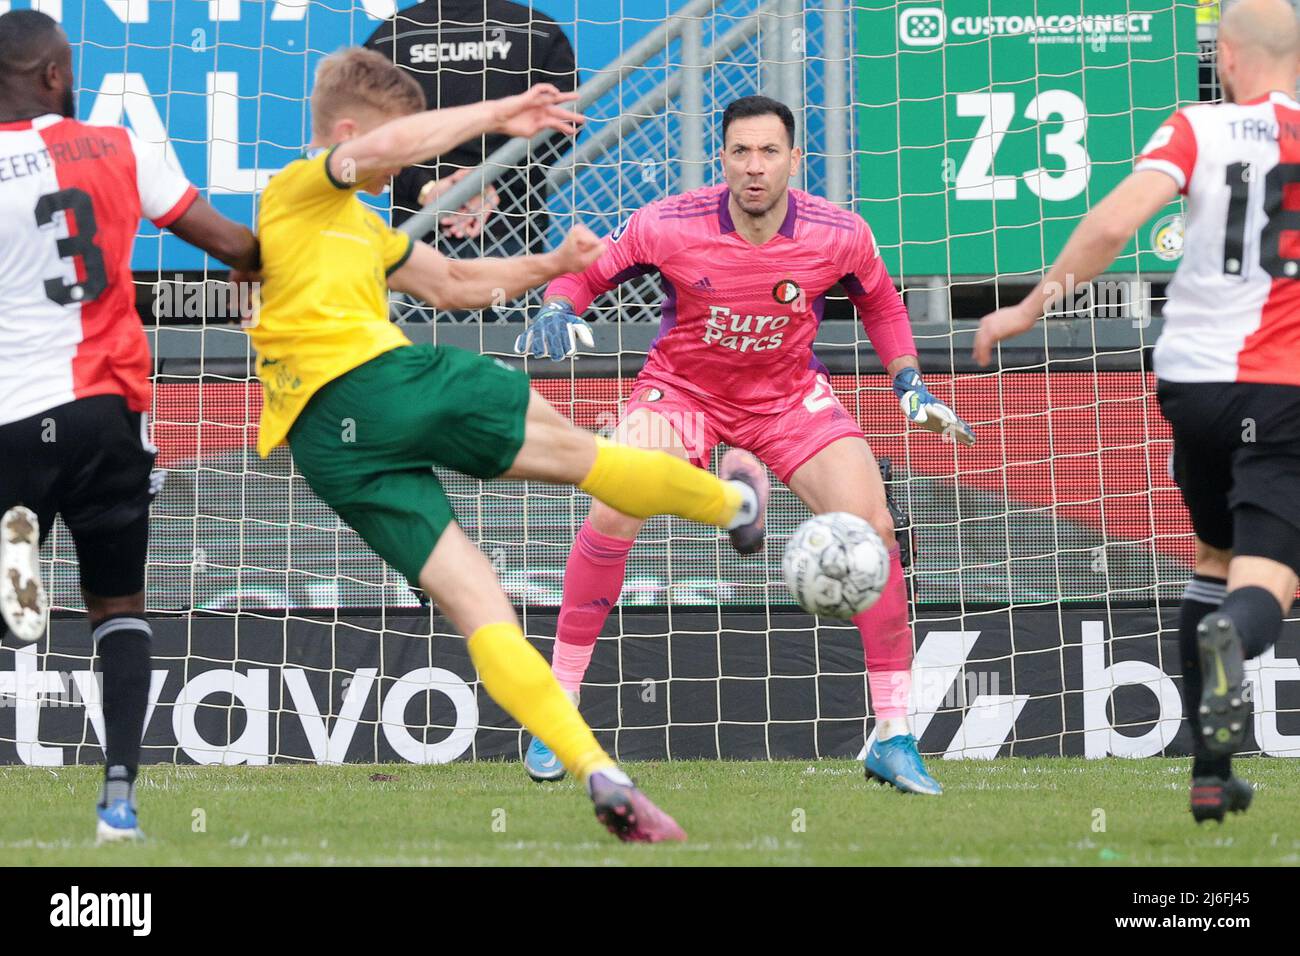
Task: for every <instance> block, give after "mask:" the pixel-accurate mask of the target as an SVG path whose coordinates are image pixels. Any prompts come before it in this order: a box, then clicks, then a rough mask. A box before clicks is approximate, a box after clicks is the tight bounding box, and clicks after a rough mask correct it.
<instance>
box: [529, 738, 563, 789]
mask: <svg viewBox="0 0 1300 956" xmlns="http://www.w3.org/2000/svg"><path fill="white" fill-rule="evenodd" d="M524 769H525V770H527V771H528V776H530V777H532V778H533V779H534V780H536V781H537V782H538V783H546V782H548V781H552V780H563V779H564V764H562V763H560V758H559V757H557V756H555V754H553V753H551V748H550V747H548V746H546V744H544V743H542V740H541V738H540V737H534V738H533V739H532V742H531V743H529V744H528V750H527V751H526V752H525V753H524Z"/></svg>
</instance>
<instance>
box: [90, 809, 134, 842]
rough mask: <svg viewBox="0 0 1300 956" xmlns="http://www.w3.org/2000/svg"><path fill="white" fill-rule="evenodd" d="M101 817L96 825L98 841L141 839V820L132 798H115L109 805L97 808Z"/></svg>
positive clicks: (97, 812)
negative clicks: (138, 817)
mask: <svg viewBox="0 0 1300 956" xmlns="http://www.w3.org/2000/svg"><path fill="white" fill-rule="evenodd" d="M95 813H96V816H97V817H98V818H99V820H98V823H97V824H96V826H95V842H96V843H119V842H122V841H131V840H141V839H143V838H144V834H143V833H142V832H141V831H140V822H139V820H137V819H136V815H135V807H133V806H131V801H130V800H114V801H113V802H112V803H110V804H108V805H107V806H98V807H96V808H95Z"/></svg>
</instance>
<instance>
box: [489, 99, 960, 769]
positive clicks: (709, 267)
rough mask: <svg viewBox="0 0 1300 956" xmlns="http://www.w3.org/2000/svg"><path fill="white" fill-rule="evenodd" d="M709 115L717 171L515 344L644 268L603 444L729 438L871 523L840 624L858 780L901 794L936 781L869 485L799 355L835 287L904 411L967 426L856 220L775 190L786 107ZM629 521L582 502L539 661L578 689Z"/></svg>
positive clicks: (581, 326)
mask: <svg viewBox="0 0 1300 956" xmlns="http://www.w3.org/2000/svg"><path fill="white" fill-rule="evenodd" d="M722 127H723V148H722V154H721V158H722V166H723V170H724V173H725V176H726V184H725V185H720V186H709V187H705V188H703V189H697V190H694V191H692V192H689V193H684V194H681V195H676V196H670V197H668V198H666V199H663V200H660V201H659V202H655V203H651V204H650V205H648V206H645V207H643V208H642V209H639V210H637V211H636V212H635V213H633V214H632V216H631V217H630V218H629V219H628V220H627V221H626V222H625V223H624V224H623V225H622V226H621V227H620V228H619V229H618V230H616V231H615V232H614V234H613V235H612V236H610V238H609V240H608V242H607V251H606V252H605V254H604V255H602V256H601V257H600V259H598V260H597V261H596V262H595V263H594V264H593V265H591V266H589V267H588V268H587V269H586V271H584V272H582V273H580V274H570V275H566V276H562V277H561V278H559V279H556V280H554V281H553V282H552V283H551V284H550V286H548V287H547V290H546V301H545V304H544V305H543V306H542V308H541V309H540V310H539V311H538V313H537V315H536V316H535V318H534V320H533V322H532V323H531V324H530V326H529V327H528V330H527V331H526V332H525V333H524V334H523V335H521V336H520V337H519V341H518V342H516V344H515V350H516V351H518V352H521V353H528V354H531V355H534V356H538V357H541V356H548V357H550V358H552V359H555V360H560V359H563V358H565V357H567V356H569V355H572V354H573V352H574V350H575V348H576V343H577V342H578V341H582V342H584V343H585V344H587V345H590V344H591V343H592V339H591V331H590V329H588V327H587V326H586V324H585V323H584V322H583V321H582V319H580V318H578V316H579V315H580V314H581V313H582V312H583V311H584V310H585V309H586V308H587V307H588V306H589V305H590V304H591V302H592V300H593V299H594V298H595V297H596V296H597V295H599V294H601V293H603V292H606V291H608V290H610V289H612V288H614V287H615V286H617V285H619V284H620V283H622V282H625V281H627V280H628V279H631V278H633V277H635V276H638V275H642V274H645V273H649V272H658V273H659V275H660V276H661V278H662V280H663V284H664V286H665V288H666V290H667V293H666V295H665V297H664V300H663V302H662V303H661V304H660V308H661V311H662V320H661V324H660V330H659V335H658V337H657V338H656V339H655V342H654V344H653V345H652V347H651V349H650V354H649V357H648V358H647V360H646V364H645V368H644V369H643V370H642V372H641V374H640V375H639V376H638V377H637V380H636V383H635V386H634V388H633V391H632V396H631V399H630V401H629V402H628V404H627V409H626V414H625V416H624V418H623V420H622V422H621V423H620V424H619V427H618V430H617V432H616V434H615V438H616V440H618V441H621V442H624V443H626V444H630V445H635V446H638V447H643V448H645V447H648V448H657V449H661V450H664V451H669V452H672V453H675V454H676V455H678V456H679V457H682V458H686V459H689V460H690V461H692V462H694V463H696V464H698V465H701V466H703V467H707V466H708V462H709V458H710V455H711V453H712V450H713V448H714V446H715V445H716V444H718V443H719V442H725V443H726V444H728V445H731V446H733V447H738V448H744V449H747V450H749V451H751V452H753V453H754V454H755V455H757V456H758V457H759V458H760V459H762V460H763V462H765V463H766V464H767V465H768V467H770V468H771V469H772V471H773V472H774V473H775V474H776V476H777V478H779V479H780V480H781V481H783V482H785V483H786V485H788V486H789V488H790V490H791V491H793V492H794V493H795V494H796V495H797V496H798V497H799V498H800V499H802V500H803V502H804V503H805V504H807V505H808V507H809V508H810V509H811V510H812V511H813V512H814V513H816V514H822V513H826V512H832V511H847V512H850V513H852V514H855V515H858V516H860V517H862V518H864V519H866V520H867V521H868V522H870V523H871V525H872V527H873V528H875V530H876V531H877V533H878V534H879V535H880V537H881V539H882V540H883V541H884V543H885V546H886V548H887V549H889V554H890V577H889V583H888V584H887V585H886V588H885V591H884V594H883V595H882V596H881V598H880V600H879V601H877V602H876V603H875V604H874V605H873V606H872V607H870V608H868V609H867V610H865V611H863V612H862V613H860V614H858V615H857V616H856V617H855V618H854V619H853V621H854V623H855V624H856V625H857V627H858V630H859V631H860V632H861V635H862V646H863V650H864V653H865V657H866V667H867V679H868V686H869V688H870V692H871V704H872V707H873V709H874V713H875V715H876V719H877V723H876V740H875V742H874V743H873V745H872V747H871V748H870V750H869V751H868V754H867V758H866V771H867V775H868V776H869V777H871V778H874V779H877V780H880V781H882V782H886V783H890V784H893V785H894V786H895V787H898V788H899V789H900V790H903V791H906V792H909V793H921V794H939V793H941V792H942V791H941V788H940V786H939V784H938V783H937V782H936V781H935V780H934V779H933V778H932V777H931V776H930V774H929V773H928V772H927V771H926V769H925V766H924V764H923V763H922V761H921V757H920V754H919V752H918V751H917V744H916V738H915V737H914V736H913V735H912V734H911V732H910V730H909V727H908V722H907V707H908V699H909V697H910V691H911V666H912V632H911V628H910V627H909V625H908V613H907V590H906V586H905V584H904V580H903V569H902V565H901V563H900V560H899V550H898V544H897V542H896V540H895V538H894V525H893V520H892V519H891V517H890V513H889V509H888V506H887V504H886V500H885V487H884V482H883V481H882V480H881V476H880V470H879V468H878V466H877V464H876V460H875V458H874V456H873V455H872V453H871V449H870V448H869V447H868V445H867V442H866V439H865V438H864V437H863V434H862V430H861V428H859V427H858V424H857V422H856V421H854V419H853V416H851V415H850V414H849V413H848V412H847V411H846V410H845V409H844V407H843V406H842V405H841V404H840V402H839V400H838V399H837V398H836V397H835V396H834V395H833V394H832V392H831V387H830V382H829V379H828V378H827V372H826V369H825V367H824V366H822V364H821V363H820V362H818V360H817V359H816V357H815V356H814V355H813V352H812V343H813V340H814V338H816V335H817V328H818V326H819V325H820V323H821V319H822V314H823V310H824V308H825V298H826V293H827V292H828V291H829V290H830V289H831V288H832V287H834V286H835V285H837V284H838V285H840V286H841V287H842V288H843V289H844V291H845V292H846V293H847V294H848V296H849V298H850V299H851V300H852V302H853V304H854V306H855V307H856V309H857V311H858V314H859V315H860V316H861V318H862V322H863V325H864V327H865V329H866V332H867V335H868V336H869V337H870V339H871V343H872V345H873V346H874V347H875V349H876V352H877V353H878V354H879V356H880V360H881V362H882V363H883V364H884V365H885V367H886V369H887V371H888V372H889V374H890V375H891V376H892V377H893V380H894V391H895V393H896V394H897V395H898V397H899V399H900V402H901V404H902V408H903V410H904V412H905V413H906V415H907V417H908V418H909V419H911V420H912V421H913V422H915V423H917V424H918V425H921V426H922V427H925V428H927V429H929V430H931V431H936V432H941V433H945V434H949V435H952V436H953V437H955V438H956V439H958V440H960V441H962V442H964V443H966V444H972V443H973V442H974V436H973V435H972V433H971V431H970V428H969V427H968V426H967V425H966V423H965V422H963V421H962V420H961V419H960V418H958V417H957V416H956V415H955V414H954V413H953V412H952V410H951V409H949V408H948V407H947V406H946V405H944V404H943V403H941V402H939V401H938V400H937V399H935V398H934V396H932V395H931V394H930V392H929V391H928V390H927V389H926V387H925V385H924V384H923V383H922V382H921V376H920V373H919V370H918V363H917V357H916V345H915V343H914V342H913V340H912V332H911V327H910V324H909V322H908V317H907V311H906V309H905V307H904V305H903V302H902V299H901V298H900V296H899V294H898V292H897V291H895V289H894V286H893V283H892V282H891V281H890V278H889V275H888V273H887V271H886V269H885V266H884V263H883V262H882V261H881V258H880V255H879V253H878V251H877V249H876V245H875V242H874V240H873V238H872V235H871V230H870V228H869V227H868V226H867V224H866V223H865V222H864V221H863V220H862V219H861V218H859V217H858V216H856V215H854V214H852V213H848V212H845V211H843V210H841V209H839V208H838V207H836V206H834V205H832V204H831V203H829V202H827V201H826V200H824V199H821V198H819V197H816V196H812V195H809V194H808V193H805V192H801V191H799V190H793V189H790V188H789V181H790V177H791V175H792V174H793V173H794V171H795V169H796V168H797V167H798V163H799V160H800V151H799V150H798V149H797V148H794V146H793V142H794V117H793V115H792V114H791V112H790V110H789V109H788V108H787V107H786V106H785V105H783V104H781V103H779V102H777V101H776V100H772V99H769V98H767V97H763V96H747V97H744V98H742V99H739V100H736V101H735V102H733V103H732V104H731V105H730V106H728V107H727V109H726V111H725V112H724V113H723V119H722ZM641 524H642V522H641V521H639V520H637V519H635V518H630V517H628V516H627V515H624V514H621V513H619V512H617V511H615V510H613V509H612V508H610V507H608V506H606V505H603V504H601V503H600V502H593V504H592V509H591V513H590V515H589V517H588V518H587V520H586V522H584V524H583V525H582V528H581V529H580V530H579V532H578V537H577V540H576V541H575V542H574V545H573V549H572V551H571V552H570V554H569V560H568V564H567V566H566V568H565V575H564V598H563V603H562V605H561V610H560V617H559V623H558V626H557V633H556V644H555V652H554V655H553V661H552V669H553V670H554V672H555V676H556V678H557V679H558V680H559V682H560V685H561V686H562V687H563V688H564V689H565V690H566V691H568V692H569V693H570V694H572V695H573V696H574V699H575V701H576V699H577V695H578V692H579V688H580V687H581V684H582V679H583V676H584V674H585V673H586V670H587V666H588V664H589V663H590V661H591V656H592V652H593V651H594V649H595V643H596V638H597V635H599V633H600V630H601V628H602V626H603V625H604V623H605V620H606V618H607V617H608V616H609V612H610V610H611V609H612V608H613V606H614V604H615V603H616V602H617V601H618V597H619V593H620V591H621V590H622V586H623V576H624V571H625V569H626V565H627V557H628V553H629V552H630V551H631V549H632V545H633V543H634V539H635V538H636V535H637V532H638V531H639V530H640V528H641ZM761 544H762V542H761V539H759V540H757V541H756V542H755V543H754V549H755V550H757V549H758V548H759V547H761ZM524 763H525V767H526V768H527V770H528V773H529V775H530V776H532V777H533V778H534V779H536V780H555V779H559V778H560V777H562V776H563V775H564V770H563V768H562V767H561V766H560V764H559V762H558V761H556V760H555V758H554V756H553V754H551V752H550V750H549V748H547V747H546V745H545V744H544V743H543V742H542V741H541V740H539V739H534V740H533V741H532V743H531V745H530V746H529V749H528V753H527V754H526V757H525V761H524Z"/></svg>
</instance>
